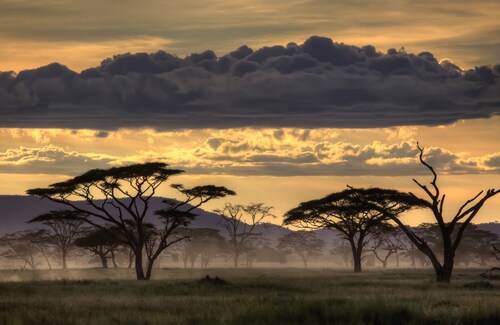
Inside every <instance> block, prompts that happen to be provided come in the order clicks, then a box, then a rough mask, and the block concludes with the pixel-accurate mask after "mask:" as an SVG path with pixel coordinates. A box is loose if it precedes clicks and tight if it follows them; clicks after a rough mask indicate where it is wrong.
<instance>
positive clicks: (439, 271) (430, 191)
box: [388, 144, 500, 283]
mask: <svg viewBox="0 0 500 325" xmlns="http://www.w3.org/2000/svg"><path fill="white" fill-rule="evenodd" d="M417 148H418V150H419V151H420V154H419V160H420V163H421V164H422V165H424V166H425V167H426V168H427V169H428V170H429V171H430V172H431V174H432V180H431V182H430V185H431V186H430V187H428V186H427V185H424V184H422V183H420V182H419V181H417V180H416V179H413V181H414V182H415V183H416V184H417V185H418V186H419V187H420V188H421V189H422V190H423V191H424V193H425V194H426V196H427V199H419V198H417V196H416V195H414V194H413V193H410V195H411V196H412V197H414V198H415V200H417V199H418V200H422V201H423V202H424V205H425V206H426V207H427V208H429V209H430V210H431V211H432V213H433V215H434V218H435V220H436V222H437V225H438V227H439V231H440V235H441V240H442V249H443V259H442V261H440V259H439V258H438V256H437V254H436V252H434V251H433V249H432V248H431V247H430V246H429V245H428V243H427V241H426V240H425V238H423V237H422V236H420V235H419V234H418V233H416V232H415V231H413V230H412V229H411V228H410V227H409V226H407V225H405V224H404V223H403V222H402V221H401V219H400V218H399V216H397V215H394V214H391V213H388V216H389V217H390V219H391V220H393V221H394V222H395V223H396V224H397V225H398V226H399V227H400V228H401V229H402V230H403V232H404V233H405V234H406V235H407V236H408V238H409V239H410V240H411V241H412V243H413V244H414V245H415V246H416V247H417V248H418V249H419V250H420V251H421V252H422V253H424V254H425V255H426V256H427V257H428V258H429V259H430V261H431V264H432V266H433V268H434V271H435V273H436V280H437V281H438V282H445V283H447V282H450V280H451V275H452V272H453V266H454V261H455V253H456V251H457V248H458V246H459V245H460V242H461V240H462V237H463V234H464V231H465V229H466V228H467V226H468V225H469V224H470V223H471V221H472V220H473V219H474V217H475V216H476V215H477V213H478V212H479V211H480V209H481V208H482V207H483V205H484V204H485V202H486V201H487V200H488V199H490V198H492V197H493V196H495V195H497V194H498V193H499V192H500V189H489V190H487V191H486V192H484V191H480V192H479V193H478V194H476V195H475V196H474V197H472V198H471V199H469V200H467V201H466V202H465V203H464V204H462V206H461V207H460V208H459V209H458V211H457V212H456V213H455V215H454V217H453V218H452V219H451V221H449V222H448V221H445V217H444V214H443V207H444V201H445V197H446V196H445V194H441V191H440V188H439V186H438V183H437V178H438V176H437V174H436V172H435V170H434V168H433V167H432V166H431V165H430V164H428V163H427V162H426V161H425V160H424V158H423V156H424V148H421V147H420V146H419V145H418V144H417Z"/></svg>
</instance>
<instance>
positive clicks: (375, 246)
mask: <svg viewBox="0 0 500 325" xmlns="http://www.w3.org/2000/svg"><path fill="white" fill-rule="evenodd" d="M395 235H396V228H394V227H393V226H391V225H384V227H382V228H381V229H380V230H377V231H376V232H375V233H374V235H373V238H372V240H371V241H370V242H371V247H370V248H369V251H371V252H373V255H374V256H375V258H376V259H377V260H378V261H379V262H380V263H382V268H384V269H385V268H387V262H388V260H389V257H391V256H392V255H393V254H396V253H397V251H398V248H399V243H398V240H397V238H396V236H395Z"/></svg>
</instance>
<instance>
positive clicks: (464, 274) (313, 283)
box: [0, 269, 500, 324]
mask: <svg viewBox="0 0 500 325" xmlns="http://www.w3.org/2000/svg"><path fill="white" fill-rule="evenodd" d="M479 273H480V271H478V270H457V271H456V273H455V278H454V281H453V283H452V284H451V285H449V286H446V285H439V284H436V283H434V282H433V281H432V279H433V276H432V273H431V272H430V271H428V270H387V271H383V272H382V271H368V272H365V273H362V274H352V273H349V272H344V271H332V270H324V269H312V270H303V269H250V270H246V269H243V270H233V269H209V270H184V269H171V270H168V269H162V270H156V274H155V279H154V280H152V281H150V282H137V281H135V280H133V271H132V270H124V269H120V270H112V269H110V270H98V269H91V270H70V271H67V272H63V271H36V272H28V271H24V272H19V271H2V272H0V280H1V281H2V282H1V283H0V322H1V323H4V324H422V323H433V324H434V323H435V324H460V323H463V324H499V323H500V282H493V281H490V282H485V281H483V280H481V278H480V277H479V276H478V274H479ZM207 274H208V275H211V276H218V277H220V278H222V279H224V280H225V281H226V283H224V282H223V281H221V282H217V281H200V279H202V278H203V277H204V276H205V275H207Z"/></svg>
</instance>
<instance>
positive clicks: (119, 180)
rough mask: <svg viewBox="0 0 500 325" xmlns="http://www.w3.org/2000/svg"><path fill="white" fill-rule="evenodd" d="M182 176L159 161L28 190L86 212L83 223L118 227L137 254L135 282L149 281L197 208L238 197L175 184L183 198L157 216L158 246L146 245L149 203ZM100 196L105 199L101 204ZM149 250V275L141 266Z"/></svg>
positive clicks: (219, 190)
mask: <svg viewBox="0 0 500 325" xmlns="http://www.w3.org/2000/svg"><path fill="white" fill-rule="evenodd" d="M181 173H183V170H179V169H171V168H168V165H167V164H164V163H155V162H153V163H144V164H134V165H129V166H124V167H114V168H109V169H93V170H90V171H88V172H86V173H84V174H82V175H80V176H76V177H74V178H72V179H70V180H67V181H64V182H60V183H55V184H52V185H50V186H49V187H48V188H37V189H30V190H28V191H27V193H28V194H29V195H34V196H38V197H42V198H48V199H50V200H52V201H55V202H59V203H61V204H64V205H66V206H70V207H71V208H73V209H74V210H75V211H78V212H81V213H85V214H87V215H88V217H87V218H86V219H85V221H86V222H87V223H89V224H91V225H93V226H95V227H98V228H103V229H104V228H105V227H107V226H109V225H111V226H113V227H116V229H118V231H119V232H120V235H121V236H123V237H124V238H125V240H126V241H127V244H128V245H129V246H130V248H131V249H132V251H133V253H134V257H135V271H136V277H137V279H138V280H148V279H149V278H150V277H151V272H152V268H153V263H154V261H155V260H156V258H158V256H159V255H160V254H161V252H162V251H163V250H164V249H165V248H166V247H168V246H169V244H171V242H169V237H170V236H171V235H172V234H173V232H174V230H175V229H177V228H178V227H179V226H181V225H183V224H185V223H186V222H187V221H189V220H190V219H192V217H193V216H194V215H193V214H192V213H191V211H192V210H193V209H195V208H197V207H199V206H201V205H202V204H204V203H206V202H208V201H210V200H212V199H217V198H222V197H225V196H227V195H234V194H235V193H234V192H233V191H231V190H228V189H227V188H225V187H218V186H214V185H205V186H196V187H193V188H184V187H183V186H182V185H179V184H174V185H172V187H173V188H174V189H175V190H177V192H178V193H179V194H181V195H183V197H184V198H183V199H182V200H179V201H175V200H166V201H165V203H166V206H167V207H166V208H165V209H163V210H161V211H158V212H157V216H158V217H159V218H160V219H161V221H162V228H161V229H157V230H156V233H155V239H154V241H152V242H148V243H147V244H146V241H148V240H151V229H150V228H149V227H148V226H146V224H147V223H148V222H147V221H146V220H147V219H148V217H149V214H148V212H149V207H150V201H151V199H152V198H153V197H154V195H155V194H156V192H157V190H158V188H159V187H160V185H162V184H163V183H164V182H166V181H167V180H168V179H169V178H170V177H171V176H174V175H178V174H181ZM99 197H102V199H101V200H98V198H99ZM71 199H81V200H84V202H85V203H86V205H81V204H76V203H75V202H74V201H72V200H71ZM176 240H177V239H176ZM146 245H147V247H146ZM145 250H146V253H147V266H146V270H144V267H143V257H144V255H143V251H145Z"/></svg>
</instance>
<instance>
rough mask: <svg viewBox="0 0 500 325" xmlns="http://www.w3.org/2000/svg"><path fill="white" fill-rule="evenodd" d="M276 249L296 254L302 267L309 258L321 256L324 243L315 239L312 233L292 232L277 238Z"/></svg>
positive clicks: (305, 265)
mask: <svg viewBox="0 0 500 325" xmlns="http://www.w3.org/2000/svg"><path fill="white" fill-rule="evenodd" d="M278 240H279V245H278V248H281V249H289V250H291V251H292V252H293V253H295V254H297V255H298V256H299V257H300V259H301V260H302V263H303V264H304V267H307V263H308V262H309V260H310V259H311V258H314V257H318V256H321V253H322V251H323V247H324V246H325V242H324V241H323V240H321V239H318V238H316V234H315V233H314V232H312V231H304V230H300V231H294V232H291V233H289V234H286V235H284V236H283V237H281V238H279V239H278Z"/></svg>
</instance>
